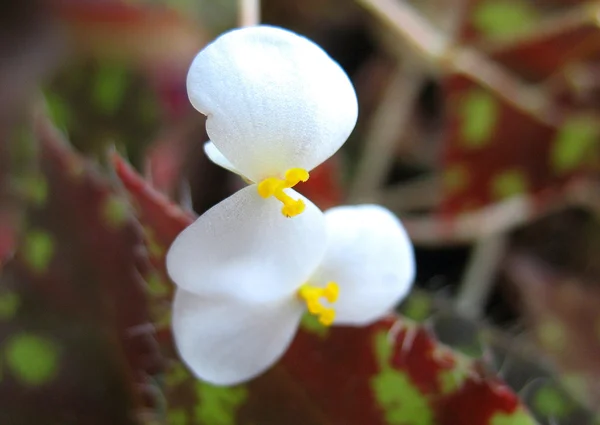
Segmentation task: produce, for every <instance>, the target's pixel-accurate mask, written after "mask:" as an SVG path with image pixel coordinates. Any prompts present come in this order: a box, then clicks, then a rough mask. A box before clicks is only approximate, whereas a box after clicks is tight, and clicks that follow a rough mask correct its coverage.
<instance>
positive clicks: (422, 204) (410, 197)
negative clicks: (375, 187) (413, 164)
mask: <svg viewBox="0 0 600 425" xmlns="http://www.w3.org/2000/svg"><path fill="white" fill-rule="evenodd" d="M441 200H442V191H441V184H440V179H439V178H438V177H437V176H435V175H434V176H425V177H421V178H416V179H413V180H411V181H410V182H407V183H403V184H399V185H396V186H393V187H390V188H389V189H386V190H385V191H383V192H382V194H381V198H380V199H378V200H377V202H379V203H381V204H383V205H384V206H385V207H387V208H389V209H391V210H392V211H395V212H398V213H400V212H404V211H410V210H425V209H435V208H437V207H438V206H439V204H440V201H441Z"/></svg>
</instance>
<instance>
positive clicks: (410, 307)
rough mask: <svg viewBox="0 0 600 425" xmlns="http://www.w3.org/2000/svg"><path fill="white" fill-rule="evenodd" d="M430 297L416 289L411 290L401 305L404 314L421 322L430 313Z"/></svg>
mask: <svg viewBox="0 0 600 425" xmlns="http://www.w3.org/2000/svg"><path fill="white" fill-rule="evenodd" d="M431 309H432V306H431V298H430V297H429V296H428V295H427V294H425V293H423V292H418V291H413V292H412V293H411V294H410V295H409V297H408V299H407V300H406V301H404V303H403V304H402V306H401V311H402V314H403V315H404V316H406V317H407V318H409V319H412V320H414V321H416V322H422V321H424V320H425V319H427V318H428V317H429V316H430V314H431Z"/></svg>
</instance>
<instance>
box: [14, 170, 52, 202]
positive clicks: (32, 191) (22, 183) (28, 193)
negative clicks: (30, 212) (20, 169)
mask: <svg viewBox="0 0 600 425" xmlns="http://www.w3.org/2000/svg"><path fill="white" fill-rule="evenodd" d="M14 184H15V187H16V190H17V191H18V192H19V193H20V194H21V195H22V196H23V197H24V198H25V199H26V200H28V201H29V202H31V203H32V204H34V205H36V206H38V207H39V206H43V205H44V204H45V203H46V200H47V199H48V182H47V181H46V179H45V178H44V177H43V176H35V175H30V176H23V177H21V178H17V179H15V182H14Z"/></svg>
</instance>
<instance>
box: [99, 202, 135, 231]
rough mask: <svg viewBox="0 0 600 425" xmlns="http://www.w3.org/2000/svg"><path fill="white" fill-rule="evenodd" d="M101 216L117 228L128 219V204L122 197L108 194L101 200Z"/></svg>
mask: <svg viewBox="0 0 600 425" xmlns="http://www.w3.org/2000/svg"><path fill="white" fill-rule="evenodd" d="M102 216H103V218H104V220H105V222H106V223H107V224H108V225H109V226H110V227H112V228H113V229H116V228H119V227H121V226H123V225H124V224H125V223H127V220H128V219H129V206H128V205H127V203H126V202H125V201H123V200H122V199H120V198H118V197H116V196H109V197H107V198H106V199H105V200H104V202H103V205H102Z"/></svg>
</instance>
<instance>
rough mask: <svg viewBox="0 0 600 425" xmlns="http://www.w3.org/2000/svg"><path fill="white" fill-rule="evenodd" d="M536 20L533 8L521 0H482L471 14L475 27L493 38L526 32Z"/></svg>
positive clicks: (536, 15)
mask: <svg viewBox="0 0 600 425" xmlns="http://www.w3.org/2000/svg"><path fill="white" fill-rule="evenodd" d="M538 20H539V18H538V14H537V12H536V10H535V8H534V7H533V6H531V5H530V4H529V3H528V2H527V1H523V0H484V1H482V2H480V3H478V4H477V6H476V7H475V10H474V11H473V15H472V22H473V25H474V26H475V28H477V30H478V31H479V32H481V33H482V34H484V35H486V36H488V37H494V38H500V37H506V36H514V35H515V34H520V33H526V32H528V31H530V30H531V29H532V28H533V27H534V26H535V24H536V23H537V22H538Z"/></svg>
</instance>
